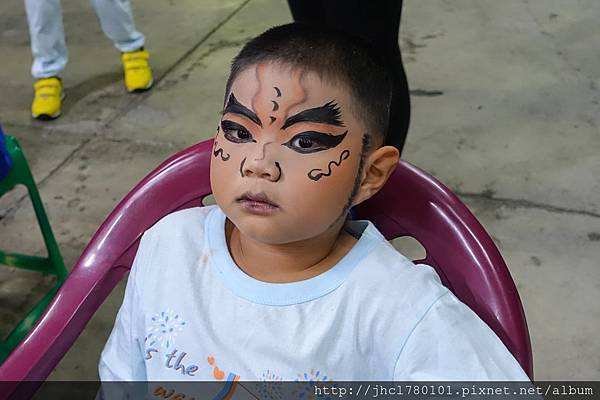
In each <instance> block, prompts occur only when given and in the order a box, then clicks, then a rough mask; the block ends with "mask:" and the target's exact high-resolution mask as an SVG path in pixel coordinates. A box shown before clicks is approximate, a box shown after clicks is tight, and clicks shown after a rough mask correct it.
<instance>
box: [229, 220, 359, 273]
mask: <svg viewBox="0 0 600 400" xmlns="http://www.w3.org/2000/svg"><path fill="white" fill-rule="evenodd" d="M342 226H343V222H342V225H339V226H337V227H334V228H333V229H331V230H328V231H327V232H325V233H324V234H322V235H320V236H317V237H314V238H311V239H307V240H302V241H299V242H294V243H286V244H266V243H261V242H258V241H256V240H253V239H251V238H249V237H247V236H245V235H243V234H242V233H241V232H240V231H239V230H238V229H237V227H235V225H233V223H232V222H231V221H230V220H229V219H227V220H226V223H225V235H226V238H227V246H228V248H229V252H230V254H231V257H232V258H233V260H234V261H235V263H236V264H237V265H238V267H239V268H240V269H241V270H242V271H244V273H246V274H247V275H250V276H251V277H253V278H255V279H258V280H260V281H264V282H271V283H286V282H295V281H301V280H305V279H309V278H312V277H314V276H317V275H319V274H322V273H323V272H325V271H327V270H328V269H330V268H331V267H333V266H334V265H335V264H336V263H337V262H338V261H339V260H340V259H341V258H342V257H344V255H346V253H348V251H350V249H351V248H352V246H353V245H354V243H355V242H356V239H355V238H354V237H353V236H351V235H350V234H348V233H347V232H346V231H345V230H344V229H342Z"/></svg>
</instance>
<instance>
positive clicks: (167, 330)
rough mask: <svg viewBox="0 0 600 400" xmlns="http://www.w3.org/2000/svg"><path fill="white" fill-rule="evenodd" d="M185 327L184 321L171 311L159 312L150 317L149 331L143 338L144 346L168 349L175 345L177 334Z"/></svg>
mask: <svg viewBox="0 0 600 400" xmlns="http://www.w3.org/2000/svg"><path fill="white" fill-rule="evenodd" d="M184 327H185V321H184V320H183V319H182V318H181V317H180V316H179V315H178V314H175V313H174V312H173V311H172V310H170V309H167V310H166V311H161V312H160V313H158V314H156V315H155V316H153V317H152V321H151V322H150V331H149V332H148V335H147V336H146V337H145V338H144V343H146V346H153V347H164V348H165V349H168V348H169V347H171V346H173V345H174V344H175V338H176V337H177V334H178V333H179V332H181V331H182V330H183V328H184Z"/></svg>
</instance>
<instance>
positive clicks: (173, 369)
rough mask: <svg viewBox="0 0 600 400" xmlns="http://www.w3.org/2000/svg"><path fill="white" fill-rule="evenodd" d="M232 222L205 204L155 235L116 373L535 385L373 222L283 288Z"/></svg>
mask: <svg viewBox="0 0 600 400" xmlns="http://www.w3.org/2000/svg"><path fill="white" fill-rule="evenodd" d="M225 220H226V217H225V215H224V214H223V212H222V211H221V209H219V208H218V207H217V206H210V207H202V208H192V209H186V210H183V211H178V212H175V213H173V214H170V215H168V216H167V217H165V218H163V219H162V220H161V221H159V222H158V223H157V224H156V225H155V226H153V227H152V228H151V229H149V230H148V231H146V233H145V234H144V236H143V237H142V240H141V243H140V247H139V249H138V252H137V255H136V258H135V262H134V264H133V267H132V269H131V272H130V274H129V279H128V282H127V289H126V292H125V298H124V300H123V304H122V306H121V308H120V310H119V313H118V315H117V319H116V322H115V326H114V328H113V331H112V333H111V335H110V338H109V339H108V342H107V343H106V346H105V348H104V350H103V352H102V356H101V359H100V365H99V371H100V378H101V380H102V381H115V380H117V381H130V380H137V381H182V380H203V381H211V380H212V381H223V382H226V381H235V380H241V381H263V380H266V381H288V380H291V381H294V380H300V381H304V380H306V381H311V380H312V381H330V380H334V381H354V380H376V381H392V380H393V381H406V380H464V381H471V380H527V376H526V375H525V373H524V372H523V370H522V369H521V367H520V366H519V364H518V363H517V361H516V360H515V358H514V357H513V356H512V355H511V354H510V352H509V351H508V350H507V349H506V347H505V346H504V344H503V343H502V342H501V341H500V340H499V339H498V337H497V336H496V335H495V334H494V332H493V331H492V330H491V329H490V328H489V327H488V326H487V325H486V324H485V323H484V322H482V321H481V320H480V319H479V317H478V316H477V315H476V314H475V313H474V312H473V311H471V309H469V308H468V307H467V306H465V305H464V304H463V303H461V302H460V301H459V300H458V299H457V298H456V297H455V296H454V295H453V294H452V293H451V292H450V291H449V290H448V289H446V288H445V287H444V286H442V284H441V283H440V281H439V278H438V276H437V274H436V273H435V271H434V270H433V269H432V268H431V267H429V266H425V265H415V264H413V263H412V262H411V261H410V260H409V259H407V258H406V257H404V256H403V255H401V254H400V253H398V252H397V251H396V250H395V249H394V248H393V247H392V246H391V245H390V244H389V243H388V242H387V241H386V240H385V238H384V237H383V236H382V235H381V233H379V231H377V229H376V228H375V227H374V226H373V224H372V223H370V222H367V221H353V222H352V223H350V225H349V227H348V229H349V230H350V231H351V232H353V233H354V234H355V235H356V236H359V235H360V237H359V239H358V241H357V242H356V243H355V245H354V246H353V248H352V249H351V250H350V251H349V252H348V254H346V255H345V256H344V257H343V258H342V260H340V262H339V263H338V264H336V265H335V266H334V267H332V268H331V269H330V270H328V271H326V272H324V273H322V274H320V275H318V276H316V277H313V278H310V279H307V280H304V281H299V282H292V283H279V284H276V283H266V282H262V281H258V280H256V279H254V278H252V277H250V276H248V275H246V274H245V273H244V272H242V271H241V270H240V269H239V268H238V267H237V266H236V264H235V263H234V261H233V259H232V258H231V255H230V254H229V251H228V249H227V244H226V240H225ZM276 267H277V266H275V265H274V266H273V268H276Z"/></svg>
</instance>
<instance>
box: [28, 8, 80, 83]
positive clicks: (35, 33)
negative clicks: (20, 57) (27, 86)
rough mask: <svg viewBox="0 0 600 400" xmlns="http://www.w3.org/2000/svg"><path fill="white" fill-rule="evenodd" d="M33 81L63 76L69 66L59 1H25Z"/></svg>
mask: <svg viewBox="0 0 600 400" xmlns="http://www.w3.org/2000/svg"><path fill="white" fill-rule="evenodd" d="M25 11H26V13H27V22H28V23H29V35H30V38H31V53H32V55H33V64H32V65H31V75H33V77H34V78H36V79H40V78H48V77H51V76H60V75H61V74H62V72H63V70H64V69H65V65H67V60H68V54H69V53H68V51H67V46H66V44H65V34H64V28H63V20H62V11H61V7H60V0H25Z"/></svg>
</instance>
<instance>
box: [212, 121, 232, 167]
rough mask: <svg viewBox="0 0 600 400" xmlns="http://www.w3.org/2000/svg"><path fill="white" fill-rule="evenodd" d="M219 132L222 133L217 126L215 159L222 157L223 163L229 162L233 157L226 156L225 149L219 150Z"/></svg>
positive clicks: (214, 144)
mask: <svg viewBox="0 0 600 400" xmlns="http://www.w3.org/2000/svg"><path fill="white" fill-rule="evenodd" d="M219 132H220V129H219V127H218V126H217V135H216V136H215V141H214V143H213V156H215V157H218V156H220V157H221V160H222V161H227V160H229V158H230V157H231V156H230V155H229V154H226V155H225V154H224V152H223V149H221V148H219V142H218V141H217V138H218V137H219Z"/></svg>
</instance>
